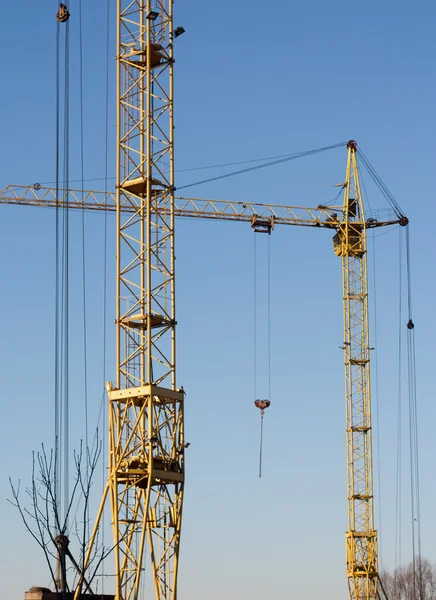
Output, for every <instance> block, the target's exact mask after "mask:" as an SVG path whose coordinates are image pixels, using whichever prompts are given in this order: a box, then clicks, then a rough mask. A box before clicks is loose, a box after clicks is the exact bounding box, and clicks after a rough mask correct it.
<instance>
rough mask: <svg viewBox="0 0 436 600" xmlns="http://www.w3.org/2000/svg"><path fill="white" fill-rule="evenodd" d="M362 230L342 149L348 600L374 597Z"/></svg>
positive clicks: (339, 249)
mask: <svg viewBox="0 0 436 600" xmlns="http://www.w3.org/2000/svg"><path fill="white" fill-rule="evenodd" d="M366 227H367V223H366V220H365V215H364V209H363V202H362V195H361V192H360V183H359V173H358V169H357V162H356V143H355V142H354V141H351V142H349V143H348V161H347V172H346V180H345V184H344V206H343V214H342V219H341V223H340V225H339V227H338V229H337V234H336V235H335V238H334V242H335V252H336V254H337V255H338V256H341V257H342V286H343V304H344V365H345V402H346V439H347V484H348V531H347V534H346V561H347V578H348V588H349V593H350V598H351V599H352V600H375V599H376V597H377V581H378V566H377V563H378V558H377V532H376V531H375V529H374V506H373V473H372V471H373V469H372V428H371V399H370V393H371V392H370V347H369V333H368V278H367V269H366Z"/></svg>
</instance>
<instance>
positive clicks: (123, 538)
mask: <svg viewBox="0 0 436 600" xmlns="http://www.w3.org/2000/svg"><path fill="white" fill-rule="evenodd" d="M347 147H348V154H347V167H346V177H345V182H344V183H342V184H340V185H341V186H342V187H343V193H344V198H343V204H342V205H338V206H325V205H319V206H317V207H316V208H306V207H298V206H283V205H279V204H255V203H248V202H244V203H242V202H231V201H224V200H205V199H201V198H182V197H173V196H171V199H170V201H169V202H167V201H166V199H165V202H162V203H157V201H155V200H156V198H158V196H157V194H153V193H152V194H151V198H150V204H149V205H148V206H147V208H146V209H145V211H144V214H143V215H140V214H139V209H140V208H141V210H143V208H142V197H141V195H140V193H139V190H137V189H136V190H135V191H134V192H132V193H130V194H125V193H124V192H122V191H121V190H122V189H123V188H122V187H120V188H119V191H118V192H117V193H116V194H114V193H113V192H100V191H92V190H88V191H81V190H58V197H56V190H54V189H52V188H47V187H41V186H40V185H38V184H36V185H34V186H19V185H8V186H6V187H5V188H3V189H2V190H0V203H5V204H17V205H27V206H45V207H54V206H56V205H57V206H61V207H63V208H69V209H74V208H85V209H87V210H91V211H93V210H97V211H112V212H116V213H117V235H118V239H119V238H120V236H122V235H125V234H124V233H123V226H122V223H123V222H126V223H127V224H130V223H132V222H133V221H135V220H136V222H137V225H138V224H139V226H140V227H141V228H143V227H144V228H145V226H146V223H147V221H148V220H150V221H151V222H152V223H154V222H156V223H163V222H166V221H164V219H166V218H167V217H168V216H170V217H171V219H173V218H174V216H177V217H190V218H201V219H219V220H227V221H240V222H246V223H250V224H251V226H252V227H253V228H254V229H258V228H263V229H264V230H269V231H271V230H272V229H273V227H274V226H277V225H294V226H307V227H317V228H320V229H330V230H333V231H334V232H335V235H334V238H333V243H334V251H335V253H336V255H337V256H340V257H341V259H342V282H343V294H342V297H343V308H344V345H343V351H344V366H345V394H346V440H347V446H346V447H347V489H348V531H347V534H346V569H347V579H348V585H349V594H350V599H351V600H375V599H376V598H377V581H378V557H377V533H376V531H375V528H374V507H373V483H372V480H373V476H372V470H373V469H372V428H371V402H370V347H369V333H368V284H367V268H366V231H367V229H369V228H374V227H384V226H388V225H395V224H400V225H403V226H404V225H407V223H408V220H407V218H406V217H404V216H403V215H402V214H400V213H398V214H392V215H388V216H385V218H384V219H382V220H380V219H379V220H376V219H374V218H372V217H371V216H370V217H367V216H365V213H364V206H363V202H362V196H361V191H360V184H359V175H358V167H357V162H356V152H357V148H356V143H355V142H354V141H350V142H349V143H348V145H347ZM152 189H153V188H152ZM168 203H171V207H168ZM150 226H151V224H150ZM167 235H168V236H170V242H171V243H170V246H169V249H167V251H166V252H162V253H161V254H160V256H161V258H160V260H159V263H158V266H159V270H158V273H159V274H161V273H162V272H163V273H165V274H166V277H167V279H170V281H171V294H167V296H168V300H169V301H170V303H168V304H169V305H170V306H171V311H172V312H171V313H170V312H169V311H168V309H167V308H165V306H167V305H164V306H161V304H162V300H159V304H158V303H157V301H156V304H152V306H153V309H152V312H151V316H148V315H149V313H147V318H145V317H144V315H143V313H140V311H139V310H138V304H139V299H138V300H137V301H136V304H137V305H136V306H135V307H132V306H129V307H128V309H126V310H125V312H124V313H121V312H120V316H118V317H117V319H118V325H117V327H118V331H119V332H120V330H121V326H122V325H124V329H123V330H121V331H122V333H123V337H124V345H123V347H124V348H125V350H124V353H125V354H121V350H119V352H120V357H121V356H122V357H123V358H121V361H123V360H124V361H126V360H127V359H128V358H129V357H130V356H132V349H133V350H134V351H135V360H136V364H137V365H143V364H144V356H142V355H143V354H145V357H147V356H148V355H147V354H146V351H147V349H148V348H149V347H150V346H148V345H147V342H148V340H147V338H146V336H147V335H149V336H150V337H151V343H152V346H151V347H153V348H154V350H153V353H154V356H155V357H156V359H158V360H162V356H163V350H162V349H161V346H160V343H161V339H160V338H161V337H163V335H162V336H160V337H159V338H157V335H158V334H159V333H165V332H166V331H165V330H166V329H167V328H168V329H170V327H171V332H172V333H173V329H174V326H175V322H173V323H171V324H168V323H166V322H163V321H164V320H165V321H166V320H168V317H169V316H171V317H172V318H173V319H174V317H175V314H174V306H175V301H174V244H173V239H174V238H173V236H174V221H173V220H172V221H171V229H170V230H168V232H167ZM132 238H133V235H132V234H130V233H129V237H128V239H129V242H128V243H129V246H131V245H132V243H133V240H132ZM153 239H154V240H157V239H159V238H158V236H157V235H156V234H155V235H154V237H153ZM120 247H121V243H120ZM140 247H141V248H142V255H140V254H141V253H140V252H138V251H137V252H136V255H135V257H136V259H135V260H136V264H135V262H132V260H131V261H130V264H129V265H128V267H129V268H128V269H127V270H125V271H124V272H132V273H133V272H134V268H135V266H137V264H139V263H141V264H142V263H143V267H146V266H147V263H146V257H147V256H148V253H147V252H146V250H148V248H147V242H146V240H144V243H143V245H142V246H140ZM153 248H154V250H153ZM160 248H163V243H162V244H161V245H160ZM160 248H157V247H156V246H155V245H152V246H151V248H150V254H153V253H155V254H157V255H159V251H160ZM120 249H121V248H120ZM130 251H131V252H132V250H130ZM118 256H120V254H118ZM157 258H158V256H156V259H157ZM118 264H120V261H119V258H118ZM118 268H119V275H118V277H119V279H118V289H119V290H120V289H121V286H122V285H125V284H123V283H122V281H121V278H122V277H124V275H123V273H122V269H121V268H120V267H118ZM137 277H139V281H141V279H140V272H139V273H137ZM144 283H145V286H146V287H145V288H142V287H140V286H139V285H138V279H134V277H133V275H129V290H130V292H129V293H130V294H132V292H135V297H137V296H138V291H136V290H138V289H139V290H140V291H141V293H142V294H143V296H144V297H145V298H148V295H151V296H152V295H153V293H154V291H155V290H162V289H163V290H164V289H165V287H164V286H163V284H162V283H161V284H160V285H157V284H156V285H154V286H153V283H151V284H150V283H147V279H146V278H145V279H144ZM147 286H150V287H147ZM163 296H164V298H165V294H163ZM118 300H119V306H120V300H121V293H120V292H119V296H118ZM149 302H152V298H150V300H149ZM119 310H121V309H119ZM162 312H163V313H164V314H162ZM126 314H127V316H125V315H126ZM125 319H128V320H129V322H128V323H127V327H126V323H125V322H124V321H123V320H125ZM120 320H121V321H123V323H120ZM150 321H151V327H150V328H148V322H150ZM138 323H140V324H141V326H140V327H138V325H137V324H138ZM137 329H139V333H138V331H137ZM173 335H174V334H173ZM173 339H174V338H173V337H172V342H173ZM120 340H121V333H119V334H118V341H119V344H120ZM120 345H121V344H120ZM172 348H173V346H172ZM126 349H127V350H126ZM172 356H173V360H174V355H172ZM139 358H140V360H139ZM149 360H154V357H153V356H152V357H151V359H149ZM124 368H125V367H123V369H124ZM163 368H164V369H165V372H166V371H167V370H168V367H165V366H164V365H162V366H161V367H160V369H161V370H160V371H156V373H158V372H159V373H162V369H163ZM137 371H138V368H136V370H135V371H133V369H132V372H133V373H134V374H133V375H131V376H130V379H129V382H130V381H131V382H132V385H126V386H125V387H121V386H120V385H119V384H118V383H117V385H116V386H115V387H112V386H110V388H109V404H110V410H111V413H110V414H111V418H110V424H109V427H110V440H111V441H110V452H111V456H110V465H109V468H110V475H109V479H108V484H107V486H106V488H105V494H104V497H103V502H102V504H101V507H100V511H99V514H98V518H97V523H96V527H95V529H94V535H95V534H96V532H97V527H98V523H99V519H100V518H101V515H102V509H103V504H104V501H105V500H106V495H107V494H108V493H110V494H111V495H112V506H113V514H112V518H113V520H114V521H113V522H114V543H115V545H116V547H119V550H118V552H119V553H120V555H121V556H123V555H125V556H127V557H128V559H127V558H124V563H123V560H120V558H119V556H118V558H117V559H116V560H117V561H118V563H117V571H116V572H117V591H118V597H119V598H120V600H121V598H122V599H124V598H130V597H131V596H133V597H136V596H137V593H138V589H139V588H138V586H139V578H140V571H141V564H142V558H143V548H144V544H145V535H144V532H147V534H148V541H149V543H150V554H151V557H152V562H153V574H154V581H155V589H156V598H157V599H159V600H160V599H165V600H167V599H168V600H169V599H170V598H174V599H175V598H176V595H177V556H178V548H179V539H180V531H181V529H180V527H181V523H180V510H181V490H182V483H183V478H182V477H183V475H184V468H183V467H184V465H183V449H184V440H183V399H184V396H183V390H177V389H176V388H175V386H174V388H173V387H171V388H163V387H162V386H161V381H162V380H161V375H158V377H157V378H156V375H154V374H152V375H151V377H152V382H151V383H149V382H148V381H147V379H144V380H140V381H139V382H138V375H137ZM173 372H174V371H173ZM153 375H154V379H153ZM120 381H121V379H120ZM138 383H140V384H141V385H138ZM120 405H121V406H120ZM128 409H129V410H130V411H131V413H132V415H127V414H126V411H127V410H128ZM123 427H125V429H126V430H125V431H124V432H123ZM114 432H116V435H117V436H118V437H114ZM127 432H128V436H127V442H126V441H123V440H125V438H123V437H122V435H121V433H123V434H124V436H126V435H127ZM163 434H165V435H163ZM165 442H166V443H165ZM114 455H115V456H116V457H117V460H115V459H114ZM145 483H147V486H150V488H149V490H148V489H147V488H146V487H145ZM153 488H155V489H153ZM162 489H163V490H165V492H162ZM171 491H172V492H173V493H172V494H171V493H170V492H171ZM128 493H130V496H131V497H132V498H135V503H134V504H133V506H132V504H128V499H127V498H125V496H121V499H122V506H123V508H122V514H123V516H122V517H120V516H119V515H120V511H119V510H118V508H119V505H117V499H118V498H120V494H125V495H128ZM147 494H148V497H147ZM144 502H145V503H146V502H148V505H146V504H144ZM160 503H162V505H163V507H164V508H162V509H161V508H160ZM145 508H147V510H148V513H147V511H146V510H145ZM144 514H148V516H147V517H146V518H145V517H144ZM139 517H140V518H139ZM155 537H157V538H158V539H159V541H160V547H161V551H160V554H159V555H157V554H156V551H155V549H154V539H155ZM93 539H94V538H92V539H91V543H92V542H93ZM134 540H135V543H134ZM138 541H139V544H137V543H136V542H138ZM89 551H91V548H90V550H89ZM167 558H168V560H166V559H167ZM127 560H128V561H129V562H127ZM165 561H166V562H165ZM127 566H128V567H129V569H130V571H127Z"/></svg>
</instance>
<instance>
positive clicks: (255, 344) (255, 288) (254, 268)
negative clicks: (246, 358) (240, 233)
mask: <svg viewBox="0 0 436 600" xmlns="http://www.w3.org/2000/svg"><path fill="white" fill-rule="evenodd" d="M256 262H257V260H256V234H254V235H253V388H254V390H253V391H254V400H255V401H256V400H257V328H256V326H257V302H256V293H257V278H256V271H257V266H256Z"/></svg>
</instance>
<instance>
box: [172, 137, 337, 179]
mask: <svg viewBox="0 0 436 600" xmlns="http://www.w3.org/2000/svg"><path fill="white" fill-rule="evenodd" d="M346 143H347V142H341V143H340V144H333V145H331V146H324V147H323V148H316V149H315V150H306V151H305V152H297V153H295V154H291V155H289V156H287V157H286V158H281V159H278V160H273V161H269V162H266V163H264V164H262V165H256V166H254V167H248V168H246V169H239V170H238V171H232V172H231V173H224V174H223V175H217V176H216V177H209V178H208V179H202V180H201V181H194V182H193V183H188V184H187V185H182V186H181V187H178V188H177V190H184V189H186V188H189V187H193V186H195V185H201V184H203V183H210V182H212V181H218V180H220V179H225V178H226V177H233V176H234V175H242V174H243V173H250V172H251V171H257V170H259V169H265V168H267V167H272V166H274V165H279V164H281V163H285V162H289V161H291V160H296V159H297V158H304V157H306V156H311V155H312V154H319V153H320V152H325V151H327V150H333V149H334V148H340V147H341V146H345V144H346Z"/></svg>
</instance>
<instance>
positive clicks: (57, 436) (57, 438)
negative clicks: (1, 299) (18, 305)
mask: <svg viewBox="0 0 436 600" xmlns="http://www.w3.org/2000/svg"><path fill="white" fill-rule="evenodd" d="M59 33H60V32H59V22H57V23H56V91H55V96H56V100H55V103H56V111H55V112H56V125H55V132H56V163H55V176H56V234H55V326H54V330H55V340H54V346H55V351H54V396H55V397H54V414H55V444H54V448H55V450H54V453H55V456H54V462H55V490H54V494H55V504H56V512H57V513H58V514H59V512H60V503H61V501H62V496H61V489H60V481H61V462H60V445H59V444H60V404H59V403H60V389H59V388H60V381H59V352H60V348H59V283H60V274H59V271H60V264H59V261H60V253H59V244H60V236H59V221H60V218H59V179H60V174H59V160H60V58H59V55H60V40H59Z"/></svg>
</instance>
